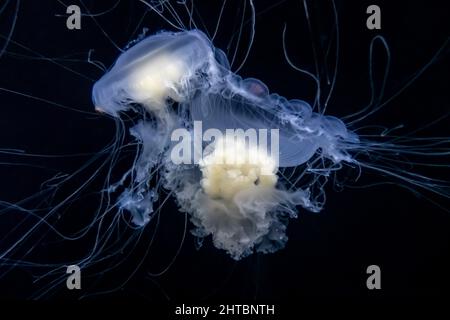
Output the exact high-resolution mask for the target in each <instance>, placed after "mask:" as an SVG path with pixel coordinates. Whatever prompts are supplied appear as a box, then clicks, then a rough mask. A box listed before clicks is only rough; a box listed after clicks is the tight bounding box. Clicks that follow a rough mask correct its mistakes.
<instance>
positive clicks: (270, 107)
mask: <svg viewBox="0 0 450 320" xmlns="http://www.w3.org/2000/svg"><path fill="white" fill-rule="evenodd" d="M245 3H246V6H248V8H247V10H248V11H247V12H249V17H248V18H246V19H248V20H246V21H248V23H247V25H248V26H250V32H249V35H248V49H247V51H246V52H245V54H244V59H243V62H245V61H246V59H247V58H248V55H249V52H250V49H251V47H252V43H253V38H254V33H255V32H256V28H255V19H256V17H255V16H256V11H255V5H254V3H253V2H252V1H249V2H245ZM143 4H144V5H145V7H146V8H148V9H149V12H152V13H154V14H156V15H158V16H161V17H163V19H164V21H165V22H166V24H167V26H165V28H163V29H161V30H159V31H158V32H152V33H150V34H149V35H146V36H143V37H140V38H139V39H138V40H137V41H133V42H131V43H130V44H129V45H128V46H127V47H126V48H125V49H124V50H122V53H121V54H120V55H119V57H118V58H117V60H116V61H115V63H114V64H113V66H112V67H111V68H109V69H108V70H107V71H106V72H105V73H104V74H103V76H102V77H101V78H100V79H98V80H97V81H95V84H94V85H93V87H92V102H93V108H94V107H95V110H96V111H97V112H98V113H99V114H100V116H101V117H108V118H112V119H113V120H114V123H115V124H116V128H117V130H116V136H115V137H114V140H113V142H112V143H111V144H110V145H108V147H106V148H105V149H104V150H102V152H100V153H99V155H107V156H108V160H107V161H105V162H103V163H102V164H101V166H100V167H99V168H98V169H94V172H93V173H92V176H91V177H92V179H94V178H96V177H97V172H98V171H99V170H100V169H106V179H105V182H104V184H103V188H102V189H101V198H100V206H99V209H98V210H97V211H96V212H95V214H94V218H93V219H91V220H89V221H88V223H87V224H86V226H85V227H84V228H82V229H80V230H78V231H77V232H76V233H75V234H71V235H66V234H64V233H62V231H60V230H59V229H58V228H57V227H55V225H56V224H57V221H58V220H59V219H64V218H65V215H64V213H65V210H66V209H67V207H70V206H71V205H72V204H73V203H74V202H75V201H80V200H81V201H82V199H83V191H84V189H85V187H86V186H87V185H88V184H89V183H90V180H91V179H87V180H86V181H85V182H83V183H82V184H81V185H80V186H77V187H76V188H74V189H71V191H69V195H68V196H67V197H66V198H64V200H63V201H60V202H58V203H57V204H56V205H55V204H54V203H52V201H51V200H52V196H54V193H56V192H57V191H59V190H60V189H62V188H63V186H64V185H66V184H69V185H70V179H73V177H74V175H70V176H59V175H57V176H55V177H54V178H53V179H51V180H49V181H46V183H45V184H44V185H43V186H44V190H43V191H42V192H41V193H39V194H37V195H36V196H33V197H32V198H31V200H30V199H26V200H27V201H28V200H30V201H42V202H41V203H39V204H34V205H35V206H36V208H38V209H29V208H30V205H27V201H19V202H17V203H5V204H4V205H5V209H3V212H2V215H3V216H7V213H8V212H10V211H11V210H14V211H20V212H21V214H22V216H23V217H24V219H28V220H27V221H26V222H19V223H17V225H16V226H15V227H14V228H13V229H12V230H11V232H8V233H7V234H6V236H5V239H6V240H5V241H4V245H2V251H1V252H0V258H1V259H2V261H3V262H4V264H3V265H4V266H6V267H7V270H9V269H8V268H12V267H15V266H22V267H30V268H31V267H33V268H41V269H42V268H46V269H50V270H51V271H49V272H47V273H45V274H44V275H43V277H45V276H49V275H53V274H57V273H58V272H61V271H63V272H64V270H62V269H63V267H61V266H60V265H59V264H56V263H55V264H52V263H36V262H31V261H30V262H29V261H28V260H27V259H26V256H27V255H29V254H30V253H31V252H32V251H33V249H34V244H35V243H36V242H39V241H42V240H43V239H44V238H45V237H46V236H47V234H48V233H55V234H57V235H58V236H60V237H61V239H63V240H65V242H70V241H71V240H73V241H75V240H78V239H80V238H82V237H84V236H85V235H86V234H87V233H88V232H92V231H93V232H94V233H95V234H96V237H95V241H94V243H93V245H92V247H90V248H89V252H88V253H87V254H86V255H85V256H83V257H82V258H81V259H78V260H73V259H72V260H70V262H71V264H77V265H79V266H80V267H81V268H82V269H83V268H87V267H88V266H91V265H95V264H101V263H103V262H104V261H106V260H108V259H112V260H114V262H113V263H112V266H111V265H110V266H109V267H108V268H107V269H106V270H110V269H114V268H115V266H116V265H117V264H119V263H120V260H124V259H126V257H127V254H128V252H131V251H132V250H131V249H132V248H134V246H135V243H136V242H138V241H139V240H140V239H141V238H142V237H144V235H145V233H146V232H149V230H148V229H147V226H148V225H149V224H151V222H153V221H155V220H157V219H159V214H160V212H161V210H162V208H163V207H164V205H165V204H166V202H167V201H168V199H169V198H171V197H172V198H174V199H175V201H176V203H177V205H178V207H179V210H180V211H181V212H183V213H185V219H186V220H185V223H186V225H187V220H188V219H189V220H190V222H191V223H192V225H193V228H192V230H191V231H192V234H193V235H194V236H195V237H196V239H197V244H199V245H201V244H202V242H203V241H204V239H205V238H209V237H210V238H211V239H212V242H213V244H214V246H215V247H216V248H219V249H222V250H224V251H225V252H226V253H227V254H228V255H229V256H230V257H231V258H233V259H234V260H241V259H243V258H245V257H247V256H249V255H251V254H252V253H254V252H260V253H273V252H275V251H278V250H279V249H281V248H283V247H284V246H285V245H286V243H287V236H286V232H287V228H288V222H289V220H290V219H291V218H295V217H297V215H298V214H299V213H300V212H302V211H311V212H319V211H321V210H322V209H323V208H324V205H325V200H326V197H325V186H326V184H327V182H330V181H331V182H336V181H338V178H337V177H338V175H339V172H346V171H348V170H349V169H351V170H353V171H354V172H356V174H357V175H359V174H361V175H364V173H365V172H370V171H372V172H376V173H379V174H381V175H382V176H383V177H384V178H385V179H390V181H396V183H398V184H399V185H401V186H402V187H405V188H408V189H410V190H412V191H413V192H416V193H420V192H428V193H431V194H437V195H439V196H442V198H444V199H445V198H448V182H447V181H446V180H442V179H441V180H438V179H432V178H429V177H427V176H425V175H422V174H420V173H416V172H414V171H410V170H409V168H408V166H409V165H410V164H412V163H415V164H417V165H420V164H421V163H422V164H424V165H425V166H437V165H438V164H439V162H441V164H442V162H443V165H442V166H441V169H442V170H446V169H447V168H448V165H447V160H446V157H447V156H448V154H449V149H448V142H449V140H448V138H447V137H439V138H414V137H413V136H412V134H414V132H413V133H411V134H406V135H400V136H395V135H392V134H391V132H390V131H389V130H385V129H384V128H383V129H382V130H381V133H379V132H378V133H371V134H364V133H359V132H358V131H363V130H362V128H364V127H361V126H362V125H361V123H363V122H364V121H365V120H366V119H368V118H369V117H370V116H372V115H374V114H376V113H378V112H381V110H380V109H381V108H382V107H384V106H385V105H386V104H387V103H388V102H389V99H388V100H382V98H383V94H384V87H385V85H386V79H387V75H388V70H389V64H390V53H389V50H388V46H387V43H386V40H385V39H384V38H383V37H380V36H377V37H374V39H373V40H372V42H371V43H370V57H369V58H370V67H371V68H373V61H372V58H373V51H374V50H375V49H374V47H375V46H376V45H378V46H380V47H381V48H382V49H383V50H384V53H385V55H386V56H387V63H386V66H385V67H384V68H383V69H384V74H383V79H382V80H381V85H380V84H378V83H377V84H376V83H375V80H374V79H373V78H372V77H373V73H374V70H373V69H370V77H371V85H372V101H371V102H370V104H369V105H368V106H367V107H366V108H363V109H361V110H359V111H357V112H356V113H353V114H351V115H349V116H347V117H342V118H337V117H333V116H331V115H330V114H331V113H332V111H331V108H329V109H328V110H327V106H328V104H329V103H328V102H329V100H330V97H331V95H332V92H333V88H334V84H335V81H336V71H335V72H334V75H333V77H332V78H331V79H329V83H330V86H329V90H328V92H327V95H326V96H325V99H323V92H322V91H321V90H322V89H323V85H322V83H321V81H322V80H321V78H320V77H319V74H320V72H319V71H317V74H314V73H311V72H308V71H306V70H304V69H301V68H300V67H298V66H297V65H296V64H295V63H294V62H293V61H292V56H291V54H290V53H289V50H288V46H289V44H288V43H287V41H286V37H287V35H288V33H289V29H288V28H284V29H283V30H281V31H282V32H280V38H282V39H281V40H283V41H282V44H283V49H284V51H283V52H284V58H285V59H286V61H287V62H288V64H289V65H290V66H291V67H292V68H293V69H295V70H297V71H299V72H300V73H301V74H304V75H306V76H307V77H309V78H310V79H312V80H313V82H314V83H315V84H317V91H316V95H315V98H314V99H312V102H311V103H309V102H307V101H305V100H300V99H287V98H284V97H282V96H281V95H278V94H275V93H270V92H269V88H268V87H267V86H266V85H265V84H264V83H263V82H262V81H260V80H257V79H255V78H243V77H241V76H240V75H239V70H240V69H241V67H242V64H241V65H240V66H239V67H238V68H237V69H232V67H231V66H232V65H233V63H232V62H230V61H229V60H232V61H233V60H234V57H233V56H232V55H231V57H230V55H229V54H226V53H225V52H224V51H222V50H221V49H219V48H218V47H216V46H215V44H214V40H213V39H214V35H212V36H211V35H208V34H207V33H206V32H205V30H202V28H201V26H200V25H197V24H196V23H195V22H194V20H193V13H192V12H193V11H192V10H193V9H192V7H190V6H189V3H188V2H186V3H184V2H181V3H179V4H178V5H180V8H181V9H180V11H181V10H185V9H186V11H185V12H187V14H188V17H189V20H188V23H183V22H182V21H181V18H180V17H179V14H181V13H179V12H178V11H176V10H175V9H174V7H173V6H172V4H171V2H170V1H161V2H144V1H143ZM225 5H226V2H224V7H225ZM330 6H331V8H333V9H335V7H334V2H331V3H330ZM167 15H169V16H172V18H170V17H167ZM336 20H337V18H336ZM219 22H220V19H219ZM219 25H220V24H219V23H218V24H217V27H219ZM242 25H244V23H242ZM333 25H334V28H335V32H336V34H337V33H338V29H337V28H338V23H337V21H336V22H333ZM168 30H171V31H168ZM240 32H242V30H241V31H240ZM240 32H239V35H237V37H240ZM335 41H337V40H335ZM10 43H12V44H14V42H13V41H12V40H11V42H10ZM447 46H448V41H447V42H445V43H444V45H443V46H442V47H441V48H440V49H439V50H438V51H437V52H435V54H434V55H433V57H431V60H430V61H429V63H428V64H427V65H426V66H425V67H423V69H421V72H423V71H424V70H426V68H427V67H428V66H429V65H431V64H433V63H434V62H435V61H437V60H438V59H439V58H441V57H442V55H443V53H444V52H445V49H446V48H447ZM338 49H339V47H338V46H337V45H336V50H337V51H338ZM337 57H338V55H337V54H336V61H337V60H338V58H337ZM41 58H43V57H41ZM89 62H90V63H96V62H95V61H92V60H91V59H89ZM100 66H101V65H100ZM335 67H336V68H337V63H336V64H335ZM419 75H420V72H419ZM417 77H418V75H417ZM414 79H415V78H414ZM414 79H413V80H414ZM407 85H409V83H408V84H407ZM375 86H380V87H381V89H379V92H378V93H377V92H376V88H375ZM402 90H403V89H402ZM299 98H302V97H299ZM130 123H131V125H130ZM199 126H201V130H197V129H198V127H199ZM369 129H370V128H369ZM230 130H231V131H230ZM198 131H200V134H199V132H198ZM230 132H231V133H230ZM128 133H129V134H130V135H131V140H130V141H126V138H127V134H128ZM260 133H261V134H260ZM269 133H270V134H269ZM190 142H192V143H190ZM261 146H263V148H261ZM131 147H136V148H137V151H133V152H134V155H135V157H134V161H133V162H132V165H131V166H130V167H129V168H128V170H127V171H126V172H125V173H120V174H117V173H116V172H113V169H114V166H115V164H117V163H118V162H120V161H121V157H122V156H123V150H125V149H129V148H131ZM191 147H192V148H191ZM4 152H5V153H14V152H15V151H14V150H9V151H8V150H5V151H4ZM133 152H132V153H133ZM404 157H413V158H415V159H421V160H417V162H410V161H408V160H406V159H404ZM96 159H97V158H95V157H94V158H93V159H92V160H91V161H90V162H88V163H87V164H86V165H85V166H83V167H82V168H80V169H79V170H80V171H81V170H85V169H86V168H87V167H88V166H90V165H92V163H93V162H94V161H96ZM77 172H78V171H77ZM41 199H44V200H41ZM374 201H377V199H374ZM91 217H92V216H91ZM30 221H31V222H30ZM43 229H46V230H47V231H45V232H42V230H43ZM18 234H19V236H17V235H18ZM31 239H33V241H31ZM183 240H184V236H183ZM152 241H153V239H151V241H150V242H152ZM207 241H209V240H207ZM180 248H181V247H180ZM124 251H126V252H127V253H126V254H125V256H123V252H124ZM178 252H179V251H177V254H178ZM119 255H120V256H119ZM19 256H21V257H19ZM144 256H145V254H144ZM175 256H176V255H175ZM142 262H143V260H141V261H140V263H139V264H142ZM169 266H170V264H169ZM165 270H166V269H164V270H163V271H165ZM64 276H65V274H64ZM64 276H63V277H57V278H56V279H55V280H54V282H51V283H50V285H49V289H50V288H53V287H56V286H58V285H60V283H61V282H64V281H65V277H64ZM46 292H47V288H46V289H45V290H44V291H42V292H41V293H40V294H38V295H37V297H40V296H41V295H42V294H44V293H46Z"/></svg>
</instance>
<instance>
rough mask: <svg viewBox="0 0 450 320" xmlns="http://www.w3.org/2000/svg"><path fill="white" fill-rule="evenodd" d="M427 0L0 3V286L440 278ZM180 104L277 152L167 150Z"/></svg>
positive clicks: (177, 291)
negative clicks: (246, 158)
mask: <svg viewBox="0 0 450 320" xmlns="http://www.w3.org/2000/svg"><path fill="white" fill-rule="evenodd" d="M432 2H433V1H431V2H429V1H428V2H426V3H425V2H424V3H422V4H421V3H417V4H408V5H407V6H406V5H405V3H406V1H405V2H403V1H402V2H399V3H397V2H396V3H395V4H394V3H392V2H391V3H388V2H384V1H378V2H377V3H372V2H367V1H360V3H358V4H353V3H350V2H347V1H335V2H333V1H314V2H313V1H304V2H302V1H288V0H287V1H279V2H273V1H257V0H255V1H226V2H221V1H217V2H212V1H194V2H193V3H192V2H190V1H186V2H182V1H161V2H159V1H148V2H144V1H129V2H128V1H117V2H114V3H112V4H108V5H107V4H102V3H95V4H94V3H88V2H87V1H83V2H81V1H73V2H70V3H69V2H67V1H42V2H39V3H37V2H33V3H32V2H26V1H6V2H4V4H3V5H2V7H0V18H1V20H0V23H1V24H0V38H1V39H0V40H1V43H0V50H1V51H0V53H1V56H0V70H1V76H0V96H1V98H2V99H1V101H2V102H1V108H0V112H1V114H0V120H1V135H0V138H1V139H0V148H1V149H0V156H1V159H0V163H1V165H0V175H1V177H2V179H1V184H0V191H1V193H0V201H1V203H0V205H1V206H0V297H2V298H5V299H11V298H13V299H18V300H21V299H50V300H52V299H57V300H60V299H61V300H69V301H71V300H78V299H83V300H85V299H86V300H109V299H121V300H130V301H136V300H138V301H140V300H143V301H148V302H152V303H157V304H158V303H161V304H165V303H183V302H184V301H190V302H195V303H200V302H202V303H203V302H204V303H211V302H218V303H225V302H228V301H231V302H233V303H238V302H243V301H246V302H248V303H252V302H254V303H257V302H259V301H261V302H262V301H264V302H265V303H275V304H276V303H283V302H286V301H288V302H295V301H298V300H299V299H301V298H310V299H314V298H317V297H330V296H331V297H362V298H369V299H370V298H371V297H374V296H376V297H386V298H396V297H406V296H408V297H411V296H412V297H422V296H425V297H430V296H431V297H433V296H442V295H444V294H445V292H446V290H447V286H448V285H449V284H450V279H449V276H448V272H446V270H447V269H448V267H449V263H448V261H447V260H448V255H449V252H450V251H449V240H450V239H449V236H450V234H449V231H448V230H449V227H450V216H449V213H448V190H449V189H448V180H449V179H448V176H449V174H448V173H449V172H448V165H449V143H448V142H449V139H448V136H449V134H448V124H449V122H448V112H449V111H448V110H449V102H448V99H449V94H448V89H449V88H448V83H449V82H448V78H447V77H448V75H449V73H448V70H449V59H448V58H449V43H448V41H449V40H448V39H449V32H450V29H449V26H448V14H447V15H446V12H445V8H443V7H440V5H439V2H437V1H436V4H432ZM72 4H74V5H78V6H79V8H80V9H81V20H80V21H81V25H80V27H81V28H80V29H79V30H77V29H74V30H69V29H68V27H67V26H66V20H67V19H68V16H69V14H67V13H66V7H67V6H68V5H72ZM371 4H377V5H378V6H379V7H380V8H381V29H380V30H369V29H368V28H367V26H366V20H367V18H368V16H369V15H368V14H367V13H366V9H367V7H368V6H369V5H371ZM144 28H145V29H144ZM152 41H153V42H152ZM119 56H120V58H119ZM118 58H119V60H117V59H118ZM172 64H173V65H175V67H173V65H172ZM113 65H114V67H113ZM168 65H169V66H170V68H172V67H173V68H172V69H170V68H169V67H167V66H168ZM148 74H152V76H153V75H155V76H154V78H151V79H147V80H146V79H145V76H146V75H148ZM146 81H147V82H146ZM318 85H319V89H318ZM269 93H270V95H269ZM273 93H276V94H277V95H276V96H275V95H273ZM282 97H284V98H282ZM195 121H202V123H203V126H204V129H207V128H215V129H218V130H219V131H225V130H226V129H229V128H230V129H234V128H243V129H249V128H255V129H261V128H264V129H279V133H280V134H279V139H280V140H279V149H280V150H281V153H280V157H279V159H278V161H276V162H274V163H275V164H273V163H272V162H270V161H268V160H267V159H266V158H262V159H263V160H261V159H260V162H258V163H257V164H256V165H255V166H254V167H252V168H253V169H254V168H256V169H254V170H256V172H257V173H256V174H255V176H254V177H253V176H252V178H251V179H250V178H248V177H249V176H251V175H250V174H249V175H248V176H245V179H244V181H243V182H242V181H241V180H239V181H240V182H239V183H237V182H236V181H237V180H236V179H237V178H236V176H233V174H236V171H237V172H238V174H243V173H242V172H244V171H245V170H247V169H248V168H247V167H245V168H244V169H243V167H242V166H241V165H238V166H232V167H231V168H230V167H226V168H225V169H224V167H223V166H222V164H220V163H219V165H217V164H216V163H214V161H215V160H217V159H218V158H224V157H225V158H226V156H223V155H221V152H222V153H225V154H227V150H220V148H219V147H215V146H214V148H216V149H214V151H213V152H212V153H210V154H209V158H208V157H206V158H204V159H203V160H204V161H203V162H200V164H198V163H197V164H195V163H194V164H188V165H186V166H185V165H184V164H179V163H174V162H173V161H172V160H173V159H171V153H170V150H171V148H173V145H174V141H173V140H171V139H170V137H171V133H172V131H173V130H175V129H176V128H184V129H187V130H188V131H189V132H192V130H193V127H194V122H195ZM175 142H176V141H175ZM240 147H241V146H238V147H237V151H236V150H235V151H234V153H237V154H240V151H241V149H239V148H240ZM261 163H262V164H261ZM264 166H268V167H269V174H262V173H261V172H262V170H263V169H264V168H266V167H264ZM258 170H260V171H258ZM224 172H225V173H224ZM230 177H231V178H230ZM247 178H248V179H250V180H246V179H247ZM429 178H431V179H435V180H430V179H429ZM252 179H253V180H252ZM249 181H250V182H249ZM236 195H238V196H236ZM68 265H78V266H80V268H81V289H80V290H76V289H75V290H68V288H67V287H66V279H67V277H68V276H69V275H68V274H67V272H66V270H67V266H68ZM370 265H377V266H379V267H380V270H381V283H382V285H381V286H382V289H380V290H369V289H368V288H367V286H366V280H367V278H368V277H369V275H368V274H367V272H366V270H367V267H368V266H370Z"/></svg>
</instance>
